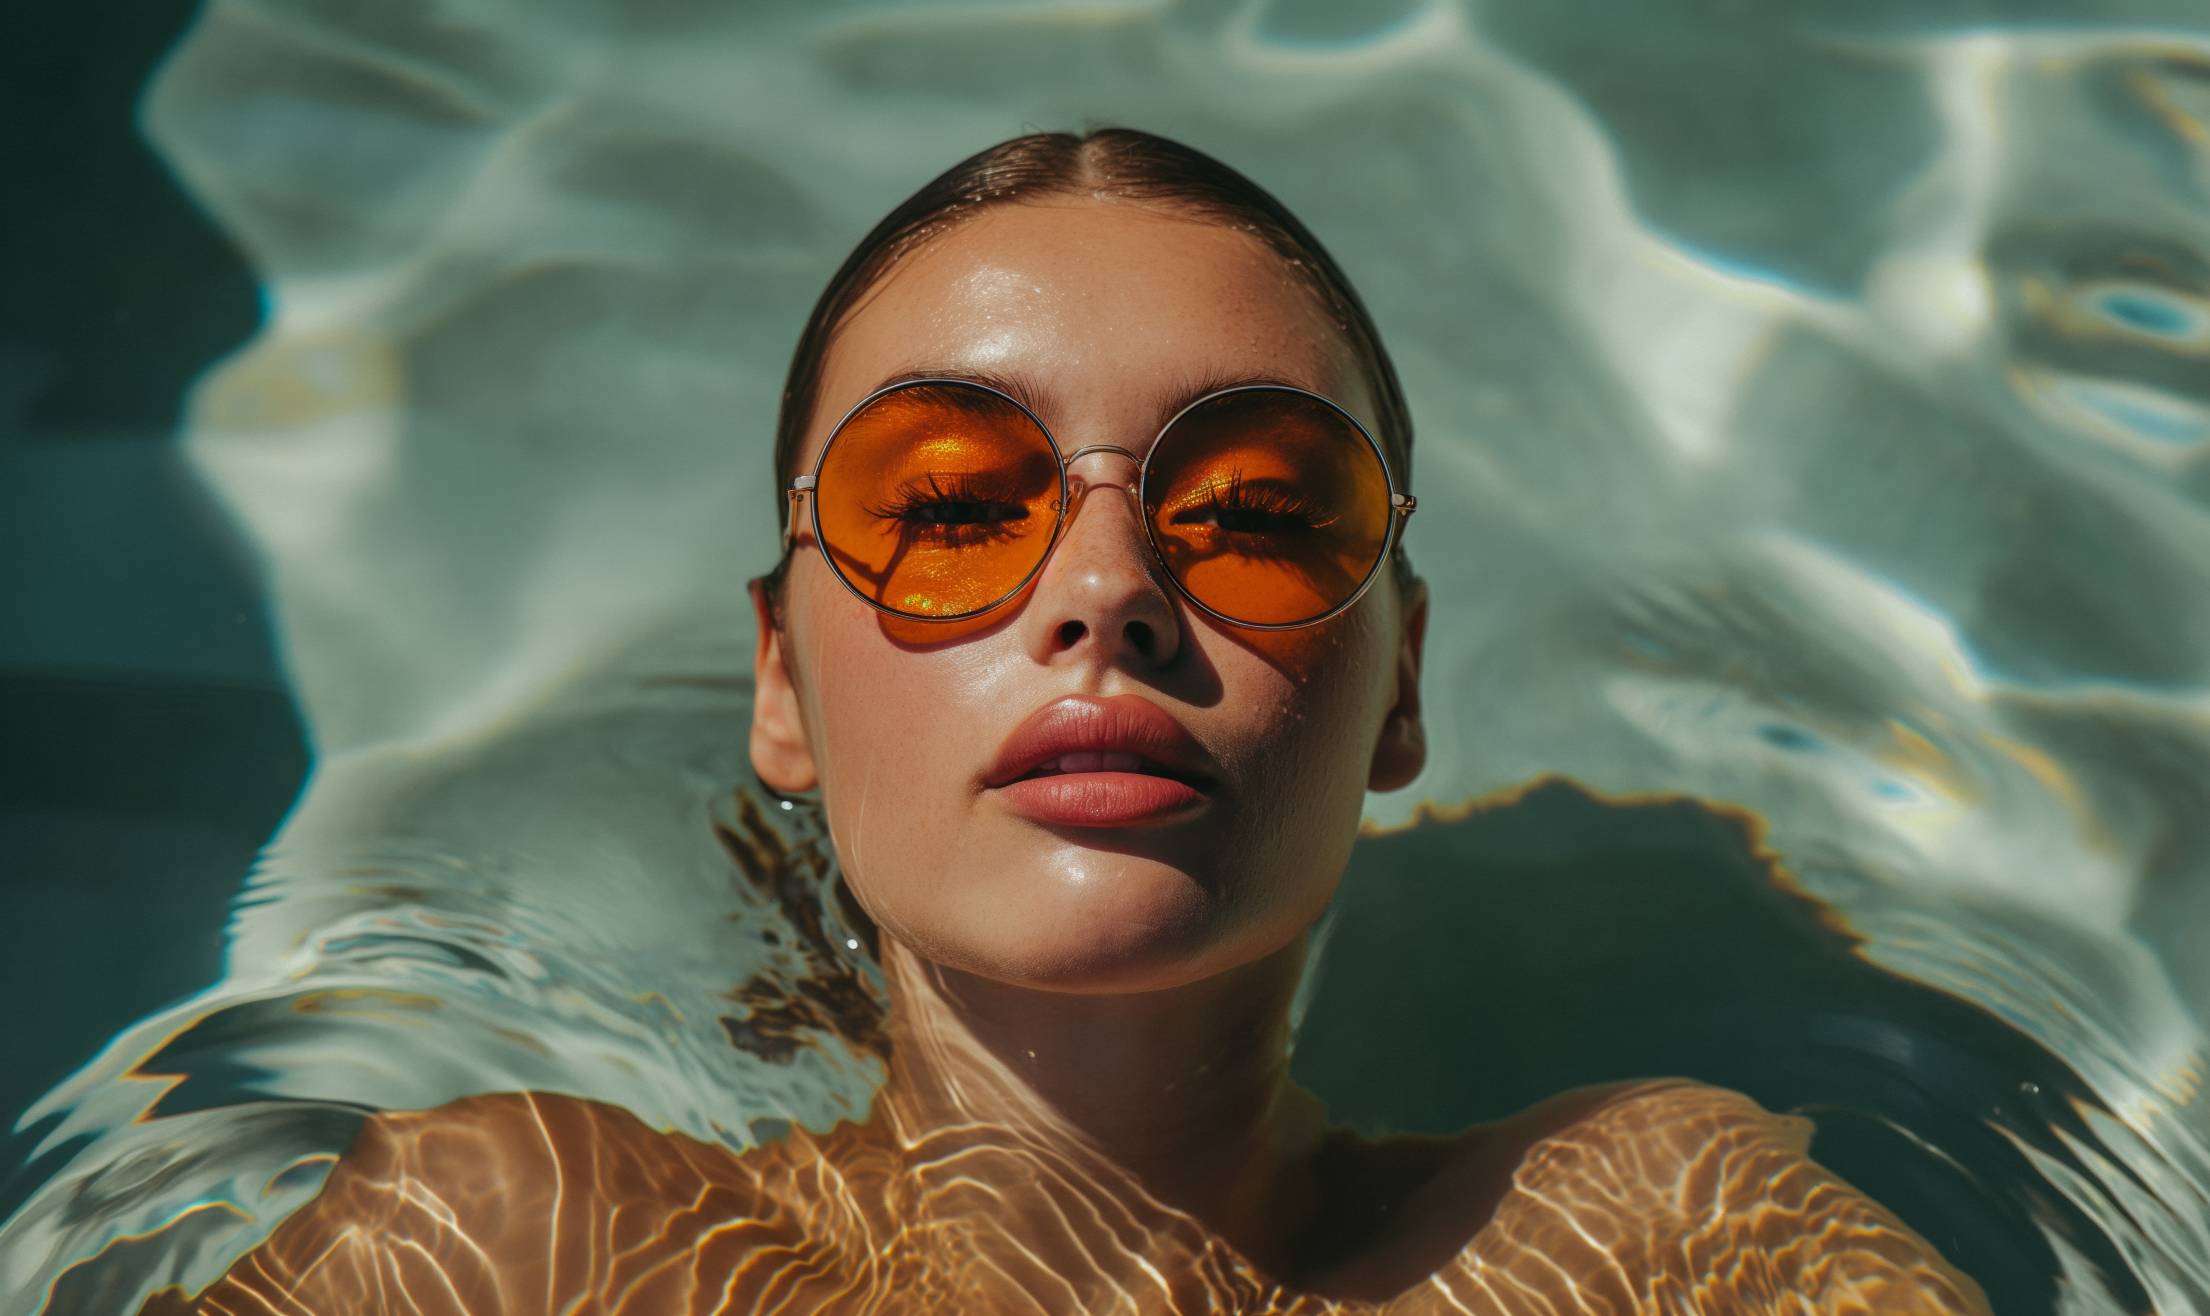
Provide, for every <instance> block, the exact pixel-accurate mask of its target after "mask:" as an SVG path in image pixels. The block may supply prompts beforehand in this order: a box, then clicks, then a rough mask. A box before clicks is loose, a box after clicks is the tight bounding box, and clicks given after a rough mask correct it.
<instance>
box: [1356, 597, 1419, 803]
mask: <svg viewBox="0 0 2210 1316" xmlns="http://www.w3.org/2000/svg"><path fill="white" fill-rule="evenodd" d="M1426 643H1427V582H1426V581H1424V580H1421V579H1419V578H1418V577H1414V578H1413V580H1412V584H1411V587H1410V588H1409V589H1407V590H1406V591H1405V595H1404V636H1403V640H1402V641H1401V642H1400V643H1399V644H1398V646H1397V687H1396V696H1395V698H1394V700H1392V702H1391V703H1390V705H1389V714H1388V716H1387V717H1385V718H1384V719H1383V720H1382V723H1381V738H1380V739H1379V740H1378V741H1377V742H1375V744H1374V761H1373V766H1372V767H1371V768H1370V769H1369V770H1368V772H1367V774H1366V788H1367V789H1368V790H1377V791H1393V790H1397V789H1399V788H1400V787H1404V786H1408V785H1410V784H1411V783H1412V779H1413V778H1414V777H1417V776H1419V775H1420V769H1421V768H1424V767H1426V766H1427V724H1426V723H1425V722H1423V721H1422V720H1421V719H1420V651H1421V648H1422V647H1423V646H1424V645H1425V644H1426Z"/></svg>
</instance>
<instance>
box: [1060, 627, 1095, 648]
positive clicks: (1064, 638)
mask: <svg viewBox="0 0 2210 1316" xmlns="http://www.w3.org/2000/svg"><path fill="white" fill-rule="evenodd" d="M1088 631H1089V627H1087V626H1084V625H1083V624H1082V623H1081V622H1078V621H1063V622H1060V623H1059V631H1058V636H1057V638H1058V641H1059V647H1060V648H1062V649H1072V648H1073V647H1074V646H1075V645H1076V644H1078V643H1080V642H1081V639H1082V637H1083V635H1085V634H1086V633H1088Z"/></svg>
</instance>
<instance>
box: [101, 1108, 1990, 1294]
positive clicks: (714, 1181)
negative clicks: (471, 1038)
mask: <svg viewBox="0 0 2210 1316" xmlns="http://www.w3.org/2000/svg"><path fill="white" fill-rule="evenodd" d="M897 1123H898V1120H897V1117H896V1112H895V1110H894V1109H893V1110H892V1112H891V1113H890V1115H889V1117H888V1119H887V1120H881V1121H875V1122H870V1123H869V1124H865V1125H860V1124H849V1123H848V1124H843V1125H840V1126H838V1128H837V1129H836V1130H834V1131H833V1132H831V1133H830V1134H828V1135H826V1136H825V1137H820V1138H816V1137H813V1136H811V1135H808V1134H807V1133H805V1132H804V1131H802V1130H801V1131H798V1132H796V1133H795V1134H794V1135H793V1137H792V1138H791V1139H790V1140H789V1141H787V1142H785V1143H782V1144H778V1145H776V1146H773V1147H769V1148H763V1149H759V1150H757V1151H755V1152H753V1153H751V1154H749V1155H746V1156H741V1157H740V1156H738V1155H737V1154H735V1153H732V1152H730V1151H728V1150H727V1149H725V1148H722V1147H718V1146H714V1145H711V1144H708V1143H703V1142H699V1141H697V1140H694V1139H691V1138H687V1137H684V1136H681V1135H668V1134H663V1133H659V1132H656V1131H654V1130H652V1129H650V1128H648V1127H647V1126H646V1125H644V1124H643V1123H642V1122H640V1121H639V1120H638V1119H637V1118H636V1117H635V1116H633V1115H630V1114H628V1113H626V1112H624V1111H622V1110H620V1109H619V1108H617V1107H613V1106H607V1105H603V1104H600V1103H596V1102H590V1101H585V1100H580V1099H575V1098H567V1097H553V1096H544V1095H536V1094H502V1095H495V1096H486V1097H474V1098H468V1099H466V1100H463V1101H460V1102H456V1103H454V1104H453V1105H451V1106H448V1107H445V1108H442V1109H440V1110H436V1111H430V1112H421V1113H411V1114H400V1115H384V1116H380V1117H378V1118H377V1119H375V1120H373V1121H371V1122H370V1123H369V1124H368V1125H367V1126H366V1128H365V1130H364V1132H363V1134H362V1136H361V1140H360V1142H359V1143H358V1144H357V1145H356V1146H355V1148H354V1150H353V1152H352V1153H351V1154H349V1155H348V1156H347V1158H346V1159H345V1160H344V1162H342V1163H341V1165H340V1167H339V1168H338V1170H337V1171H335V1172H334V1174H333V1175H332V1177H331V1179H330V1182H329V1184H328V1186H327V1188H326V1189H325V1191H324V1192H323V1194H322V1196H321V1197H320V1198H318V1199H317V1200H316V1202H315V1203H314V1205H313V1206H312V1207H310V1208H309V1209H307V1210H305V1211H302V1212H300V1213H298V1214H297V1215H295V1216H293V1217H292V1218H291V1219H289V1220H288V1221H286V1222H285V1224H284V1225H283V1226H282V1227H281V1228H280V1229H279V1230H278V1231H277V1232H276V1234H275V1235H274V1237H272V1238H271V1239H270V1240H269V1242H267V1243H266V1244H264V1245H263V1246H262V1247H261V1248H260V1249H258V1250H257V1251H255V1252H253V1253H251V1254H249V1255H248V1256H247V1257H246V1258H244V1259H243V1260H242V1261H240V1262H239V1263H237V1264H236V1265H235V1266H233V1267H232V1269H231V1270H230V1272H229V1273H228V1274H227V1275H226V1276H224V1277H223V1278H222V1279H221V1280H220V1281H219V1282H217V1283H216V1284H215V1285H214V1286H213V1287H212V1288H211V1289H209V1290H208V1291H207V1292H206V1293H204V1294H202V1295H201V1296H200V1297H199V1299H198V1300H197V1302H196V1303H195V1302H193V1301H191V1300H189V1299H187V1298H186V1296H185V1295H184V1294H183V1293H182V1292H181V1291H179V1290H176V1289H169V1290H166V1291H165V1292H163V1293H161V1294H158V1295H156V1297H155V1299H154V1300H153V1301H152V1302H151V1303H150V1304H148V1306H147V1307H146V1308H145V1309H144V1312H143V1313H142V1316H337V1314H339V1313H364V1312H383V1311H406V1312H409V1313H420V1314H421V1316H461V1314H463V1313H465V1314H467V1316H497V1314H503V1313H517V1314H518V1313H524V1312H529V1313H535V1312H551V1311H559V1312H569V1313H576V1314H577V1316H646V1314H647V1313H650V1314H652V1316H665V1314H667V1313H686V1314H687V1316H706V1314H707V1313H721V1314H734V1313H750V1312H769V1311H789V1312H818V1311H835V1312H855V1313H857V1312H907V1311H959V1312H974V1313H983V1312H1037V1311H1044V1312H1070V1311H1086V1312H1127V1313H1170V1312H1220V1311H1230V1312H1238V1313H1250V1314H1252V1316H1258V1314H1259V1313H1281V1314H1283V1316H1288V1314H1290V1313H1295V1314H1296V1316H1321V1314H1322V1313H1345V1314H1347V1313H1354V1312H1355V1313H1368V1312H1371V1313H1391V1314H1392V1316H1395V1314H1401V1316H1412V1314H1414V1313H1481V1314H1482V1316H1490V1314H1492V1313H1493V1314H1494V1316H1505V1314H1506V1313H1522V1312H1525V1313H1536V1312H1540V1313H1548V1314H1550V1316H1572V1314H1575V1313H1581V1314H1585V1316H1625V1314H1626V1313H1637V1312H1650V1313H1658V1312H1696V1311H1701V1312H1716V1311H1724V1312H1739V1313H1775V1314H1779V1313H1804V1314H1806V1316H1808V1314H1809V1313H1814V1312H1816V1313H1821V1314H1822V1316H1847V1314H1848V1313H1868V1314H1869V1313H1875V1312H1877V1313H1882V1314H1883V1316H1906V1314H1908V1313H1969V1312H1982V1311H1985V1310H1986V1308H1985V1307H1984V1305H1983V1303H1982V1299H1981V1298H1980V1295H1979V1291H1978V1289H1977V1288H1976V1287H1975V1286H1974V1285H1973V1284H1972V1283H1971V1281H1969V1280H1966V1279H1964V1278H1962V1277H1961V1276H1959V1275H1958V1274H1957V1273H1956V1272H1955V1271H1953V1270H1950V1269H1949V1268H1948V1267H1946V1266H1944V1265H1942V1264H1941V1263H1939V1262H1937V1261H1931V1260H1929V1259H1928V1258H1929V1256H1930V1249H1928V1248H1927V1247H1926V1245H1925V1244H1924V1243H1923V1242H1922V1241H1921V1240H1919V1239H1918V1238H1917V1237H1916V1236H1915V1235H1912V1234H1911V1233H1910V1232H1909V1230H1908V1229H1906V1228H1905V1227H1904V1226H1903V1225H1902V1224H1901V1223H1900V1222H1899V1221H1897V1220H1896V1219H1895V1217H1894V1216H1892V1215H1890V1214H1889V1213H1888V1212H1887V1211H1885V1210H1883V1209H1882V1208H1881V1207H1879V1206H1877V1205H1876V1204H1874V1203H1873V1202H1871V1201H1870V1200H1868V1199H1866V1198H1865V1197H1863V1196H1861V1195H1859V1194H1858V1193H1857V1192H1855V1191H1854V1190H1853V1189H1851V1188H1850V1187H1849V1186H1848V1185H1847V1184H1845V1183H1843V1182H1841V1181H1840V1180H1838V1179H1836V1178H1834V1177H1833V1176H1832V1175H1830V1174H1828V1173H1827V1172H1826V1171H1824V1170H1822V1169H1821V1168H1819V1167H1818V1166H1817V1165H1816V1164H1815V1163H1813V1162H1812V1161H1810V1160H1808V1159H1807V1158H1806V1157H1805V1156H1804V1154H1803V1149H1804V1146H1805V1144H1806V1142H1807V1141H1808V1138H1809V1124H1808V1122H1807V1121H1804V1120H1801V1119H1799V1118H1796V1117H1792V1116H1776V1115H1772V1114H1769V1113H1767V1112H1766V1111H1764V1110H1763V1109H1762V1108H1760V1107H1758V1106H1757V1105H1756V1104H1755V1103H1753V1102H1751V1101H1749V1100H1748V1099H1747V1098H1744V1097H1741V1096H1738V1095H1736V1094H1734V1093H1731V1092H1727V1091H1724V1090H1722V1089H1717V1088H1710V1087H1705V1086H1703V1085H1700V1084H1692V1083H1684V1082H1677V1081H1661V1082H1657V1083H1650V1084H1643V1085H1640V1086H1637V1087H1635V1088H1633V1089H1631V1090H1628V1091H1626V1092H1624V1093H1623V1094H1621V1095H1619V1096H1617V1097H1615V1098H1614V1099H1613V1100H1611V1101H1610V1102H1608V1103H1607V1104H1605V1105H1602V1106H1601V1107H1600V1108H1599V1109H1597V1110H1596V1111H1595V1112H1594V1113H1593V1114H1591V1115H1589V1116H1587V1117H1585V1118H1582V1119H1580V1120H1578V1121H1576V1122H1573V1123H1571V1124H1569V1125H1568V1126H1567V1127H1566V1128H1565V1129H1563V1130H1561V1131H1559V1132H1557V1133H1555V1134H1552V1135H1550V1136H1548V1137H1546V1138H1543V1139H1541V1140H1539V1141H1538V1142H1536V1143H1535V1144H1534V1145H1533V1146H1532V1147H1531V1148H1530V1149H1529V1150H1528V1152H1527V1155H1526V1156H1525V1158H1524V1160H1523V1161H1522V1162H1521V1163H1520V1165H1519V1167H1518V1169H1517V1171H1516V1172H1515V1173H1514V1175H1513V1176H1512V1179H1511V1182H1510V1184H1509V1186H1508V1187H1507V1188H1506V1189H1505V1191H1504V1193H1503V1195H1502V1197H1501V1199H1500V1200H1498V1202H1497V1203H1496V1206H1495V1209H1494V1213H1493V1214H1492V1215H1491V1216H1490V1218H1489V1221H1488V1223H1487V1224H1486V1225H1485V1226H1484V1227H1482V1228H1481V1229H1480V1231H1479V1232H1478V1234H1477V1235H1476V1236H1475V1237H1474V1239H1473V1242H1472V1243H1471V1244H1469V1245H1468V1246H1467V1247H1466V1249H1465V1250H1464V1251H1463V1253H1461V1254H1460V1255H1458V1256H1457V1257H1456V1258H1455V1259H1452V1260H1450V1261H1449V1262H1448V1263H1447V1264H1446V1265H1444V1266H1443V1267H1442V1268H1441V1269H1440V1270H1439V1271H1437V1272H1436V1273H1435V1274H1434V1275H1432V1276H1431V1277H1430V1278H1429V1279H1428V1280H1427V1281H1426V1282H1425V1283H1420V1284H1416V1285H1415V1286H1413V1287H1412V1288H1410V1289H1408V1290H1406V1291H1404V1292H1403V1293H1401V1294H1399V1295H1398V1296H1396V1297H1394V1298H1389V1299H1386V1300H1381V1301H1365V1300H1360V1299H1356V1298H1340V1299H1339V1298H1329V1297H1319V1296H1301V1295H1296V1294H1292V1293H1291V1292H1289V1291H1287V1290H1285V1289H1284V1288H1283V1287H1282V1286H1280V1285H1277V1284H1275V1283H1274V1282H1273V1281H1271V1280H1269V1279H1268V1278H1267V1277H1265V1276H1264V1275H1262V1274H1260V1273H1259V1272H1258V1271H1257V1270H1256V1268H1254V1267H1253V1266H1252V1265H1251V1264H1250V1263H1248V1262H1247V1261H1246V1260H1245V1259H1243V1258H1242V1257H1241V1256H1239V1255H1237V1254H1236V1253H1235V1252H1234V1250H1233V1249H1230V1248H1228V1247H1226V1246H1224V1245H1223V1244H1222V1243H1220V1242H1219V1240H1218V1239H1217V1237H1215V1236H1214V1235H1212V1234H1210V1233H1209V1232H1208V1231H1206V1230H1205V1229H1204V1228H1203V1227H1201V1226H1200V1225H1198V1224H1197V1223H1196V1222H1195V1221H1193V1220H1191V1219H1190V1218H1189V1217H1187V1216H1184V1215H1182V1214H1180V1213H1178V1212H1176V1211H1173V1210H1171V1209H1169V1208H1166V1207H1163V1206H1160V1205H1158V1204H1157V1203H1156V1202H1155V1201H1153V1200H1152V1199H1150V1198H1148V1197H1147V1196H1146V1195H1145V1194H1144V1193H1143V1192H1142V1190H1141V1189H1140V1188H1138V1187H1136V1186H1135V1185H1133V1184H1131V1183H1128V1182H1126V1181H1125V1178H1124V1177H1123V1176H1122V1175H1121V1174H1120V1172H1119V1171H1117V1170H1116V1169H1114V1168H1113V1167H1112V1166H1111V1165H1110V1164H1109V1163H1106V1162H1103V1161H1100V1160H1097V1159H1095V1158H1093V1157H1089V1156H1086V1155H1084V1154H1083V1153H1082V1152H1081V1151H1080V1150H1079V1149H1078V1148H1077V1147H1076V1146H1075V1145H1074V1144H1070V1143H1044V1142H1038V1141H1033V1140H1027V1139H1019V1138H1007V1137H1005V1136H1003V1134H1002V1132H1001V1131H998V1130H993V1129H991V1128H989V1127H988V1126H984V1125H967V1126H955V1127H949V1128H944V1129H941V1130H940V1131H935V1132H931V1133H929V1134H928V1135H927V1136H924V1137H921V1138H918V1139H915V1140H911V1141H908V1140H907V1139H905V1138H904V1137H901V1136H899V1134H898V1133H897V1132H895V1126H896V1124H897Z"/></svg>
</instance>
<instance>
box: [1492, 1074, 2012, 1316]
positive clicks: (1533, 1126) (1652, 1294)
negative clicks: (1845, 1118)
mask: <svg viewBox="0 0 2210 1316" xmlns="http://www.w3.org/2000/svg"><path fill="white" fill-rule="evenodd" d="M1485 1132H1486V1138H1485V1139H1474V1140H1472V1142H1471V1143H1470V1144H1469V1152H1468V1154H1469V1156H1472V1157H1475V1158H1476V1159H1478V1160H1480V1161H1482V1162H1485V1163H1486V1164H1488V1165H1490V1166H1492V1167H1497V1166H1504V1167H1508V1178H1507V1179H1505V1180H1504V1181H1503V1183H1502V1192H1501V1195H1500V1196H1499V1197H1498V1198H1497V1199H1496V1204H1495V1208H1494V1211H1493V1214H1492V1215H1491V1216H1490V1218H1489V1220H1488V1221H1487V1223H1486V1225H1485V1226H1484V1227H1483V1228H1482V1229H1481V1231H1480V1232H1479V1233H1478V1234H1477V1235H1476V1236H1475V1238H1474V1239H1473V1241H1472V1243H1471V1244H1469V1245H1468V1247H1467V1248H1466V1251H1465V1252H1464V1253H1463V1254H1462V1255H1461V1256H1460V1258H1459V1259H1458V1262H1457V1264H1456V1265H1455V1266H1454V1267H1453V1274H1454V1275H1455V1276H1456V1279H1455V1281H1454V1282H1456V1283H1459V1284H1464V1285H1467V1286H1469V1293H1470V1292H1473V1291H1476V1290H1477V1289H1478V1287H1479V1286H1480V1285H1483V1284H1493V1283H1496V1282H1499V1281H1503V1280H1506V1279H1507V1278H1508V1280H1509V1282H1510V1283H1512V1284H1514V1285H1522V1284H1531V1285H1535V1286H1536V1287H1538V1288H1542V1287H1555V1286H1557V1285H1560V1284H1563V1285H1564V1289H1563V1290H1561V1292H1560V1295H1559V1296H1560V1297H1561V1298H1563V1297H1574V1298H1575V1300H1577V1301H1582V1302H1586V1303H1588V1305H1589V1306H1590V1307H1592V1308H1593V1309H1594V1310H1599V1311H1601V1310H1618V1311H1638V1310H1645V1309H1651V1308H1655V1309H1659V1310H1670V1309H1672V1308H1673V1307H1674V1306H1680V1307H1683V1308H1684V1309H1691V1310H1694V1309H1702V1310H1711V1309H1723V1310H1728V1311H1744V1312H1754V1311H1765V1310H1768V1309H1770V1310H1793V1309H1795V1308H1793V1307H1790V1306H1788V1305H1787V1303H1789V1302H1790V1301H1800V1300H1802V1299H1805V1298H1812V1299H1815V1300H1816V1301H1817V1304H1818V1309H1819V1310H1830V1309H1842V1310H1857V1309H1862V1310H1867V1311H1882V1312H1897V1313H1911V1312H1926V1313H1984V1312H1985V1311H1986V1310H1987V1307H1986V1300H1985V1298H1984V1296H1983V1295H1982V1294H1981V1293H1980V1290H1979V1288H1978V1286H1977V1285H1976V1284H1974V1283H1973V1282H1972V1281H1971V1280H1970V1279H1969V1278H1967V1277H1966V1276H1964V1275H1963V1274H1962V1273H1961V1272H1959V1271H1957V1270H1956V1269H1955V1268H1954V1267H1953V1266H1951V1265H1949V1263H1948V1262H1947V1261H1946V1260H1945V1259H1944V1258H1943V1257H1942V1256H1941V1254H1940V1253H1939V1252H1938V1251H1937V1250H1936V1249H1935V1248H1934V1247H1933V1246H1932V1245H1931V1244H1930V1243H1928V1242H1927V1241H1926V1240H1925V1239H1923V1238H1921V1237H1919V1236H1918V1235H1917V1234H1915V1233H1913V1232H1912V1231H1911V1230H1910V1228H1909V1227H1908V1226H1907V1225H1905V1224H1904V1223H1903V1222H1902V1221H1901V1220H1900V1219H1899V1218H1897V1217H1896V1216H1895V1215H1894V1214H1893V1213H1891V1212H1889V1211H1888V1210H1887V1209H1885V1208H1884V1207H1882V1206H1880V1205H1879V1204H1878V1203H1876V1202H1874V1201H1872V1200H1871V1199H1870V1198H1868V1197H1866V1196H1865V1195H1864V1194H1862V1193H1860V1192H1858V1191H1857V1190H1856V1189H1855V1188H1854V1187H1852V1186H1851V1185H1850V1184H1848V1183H1847V1182H1846V1181H1844V1180H1843V1179H1841V1178H1840V1177H1839V1176H1837V1175H1835V1174H1834V1173H1833V1172H1831V1171H1829V1170H1827V1169H1826V1168H1825V1167H1824V1166H1821V1165H1819V1164H1818V1163H1817V1162H1816V1161H1813V1160H1812V1159H1811V1158H1810V1155H1809V1147H1810V1141H1811V1134H1812V1124H1811V1122H1810V1121H1809V1120H1807V1119H1804V1118H1802V1117H1800V1116H1795V1115H1787V1114H1779V1113H1775V1112H1773V1111H1769V1110H1766V1109H1765V1108H1764V1107H1763V1106H1761V1105H1759V1104H1758V1103H1757V1102H1756V1101H1754V1100H1752V1099H1751V1098H1750V1097H1748V1096H1745V1095H1744V1094H1742V1093H1739V1092H1734V1091H1731V1090H1729V1089H1726V1088H1720V1087H1714V1086H1712V1085H1710V1084H1705V1083H1697V1082H1693V1081H1689V1080H1685V1079H1657V1080H1648V1081H1639V1082H1633V1083H1614V1084H1605V1085H1602V1086H1599V1087H1593V1088H1580V1089H1575V1090H1574V1091H1571V1092H1567V1093H1563V1094H1561V1095H1559V1096H1557V1097H1554V1098H1551V1099H1550V1100H1548V1101H1545V1102H1542V1103H1541V1104H1539V1105H1537V1106H1535V1107H1532V1108H1530V1109H1529V1110H1527V1111H1525V1112H1523V1113H1522V1114H1520V1115H1518V1116H1516V1117H1514V1118H1513V1119H1511V1120H1508V1121H1505V1122H1504V1123H1502V1124H1500V1125H1496V1126H1492V1127H1491V1128H1490V1129H1488V1130H1486V1131H1485ZM1484 1142H1485V1144H1486V1145H1485V1146H1484V1145H1483V1144H1484ZM1599 1296H1601V1297H1605V1298H1608V1299H1609V1301H1608V1303H1607V1302H1604V1301H1595V1302H1589V1299H1591V1298H1595V1297H1599ZM1853 1304H1855V1305H1853ZM1567 1309H1568V1310H1571V1309H1572V1308H1571V1306H1570V1305H1569V1306H1568V1307H1567Z"/></svg>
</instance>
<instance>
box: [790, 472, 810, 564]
mask: <svg viewBox="0 0 2210 1316" xmlns="http://www.w3.org/2000/svg"><path fill="white" fill-rule="evenodd" d="M814 483H815V481H814V477H813V476H810V475H801V476H799V477H798V478H797V479H795V480H792V481H791V482H790V488H789V489H788V490H786V491H785V492H784V494H783V496H784V497H785V498H788V499H789V500H790V514H789V515H788V516H785V517H784V518H783V548H784V549H785V550H786V551H787V550H788V549H789V548H790V546H791V542H792V541H793V540H795V539H796V538H797V537H798V500H799V499H801V498H804V497H805V496H806V495H807V494H810V493H812V492H813V487H814Z"/></svg>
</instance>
